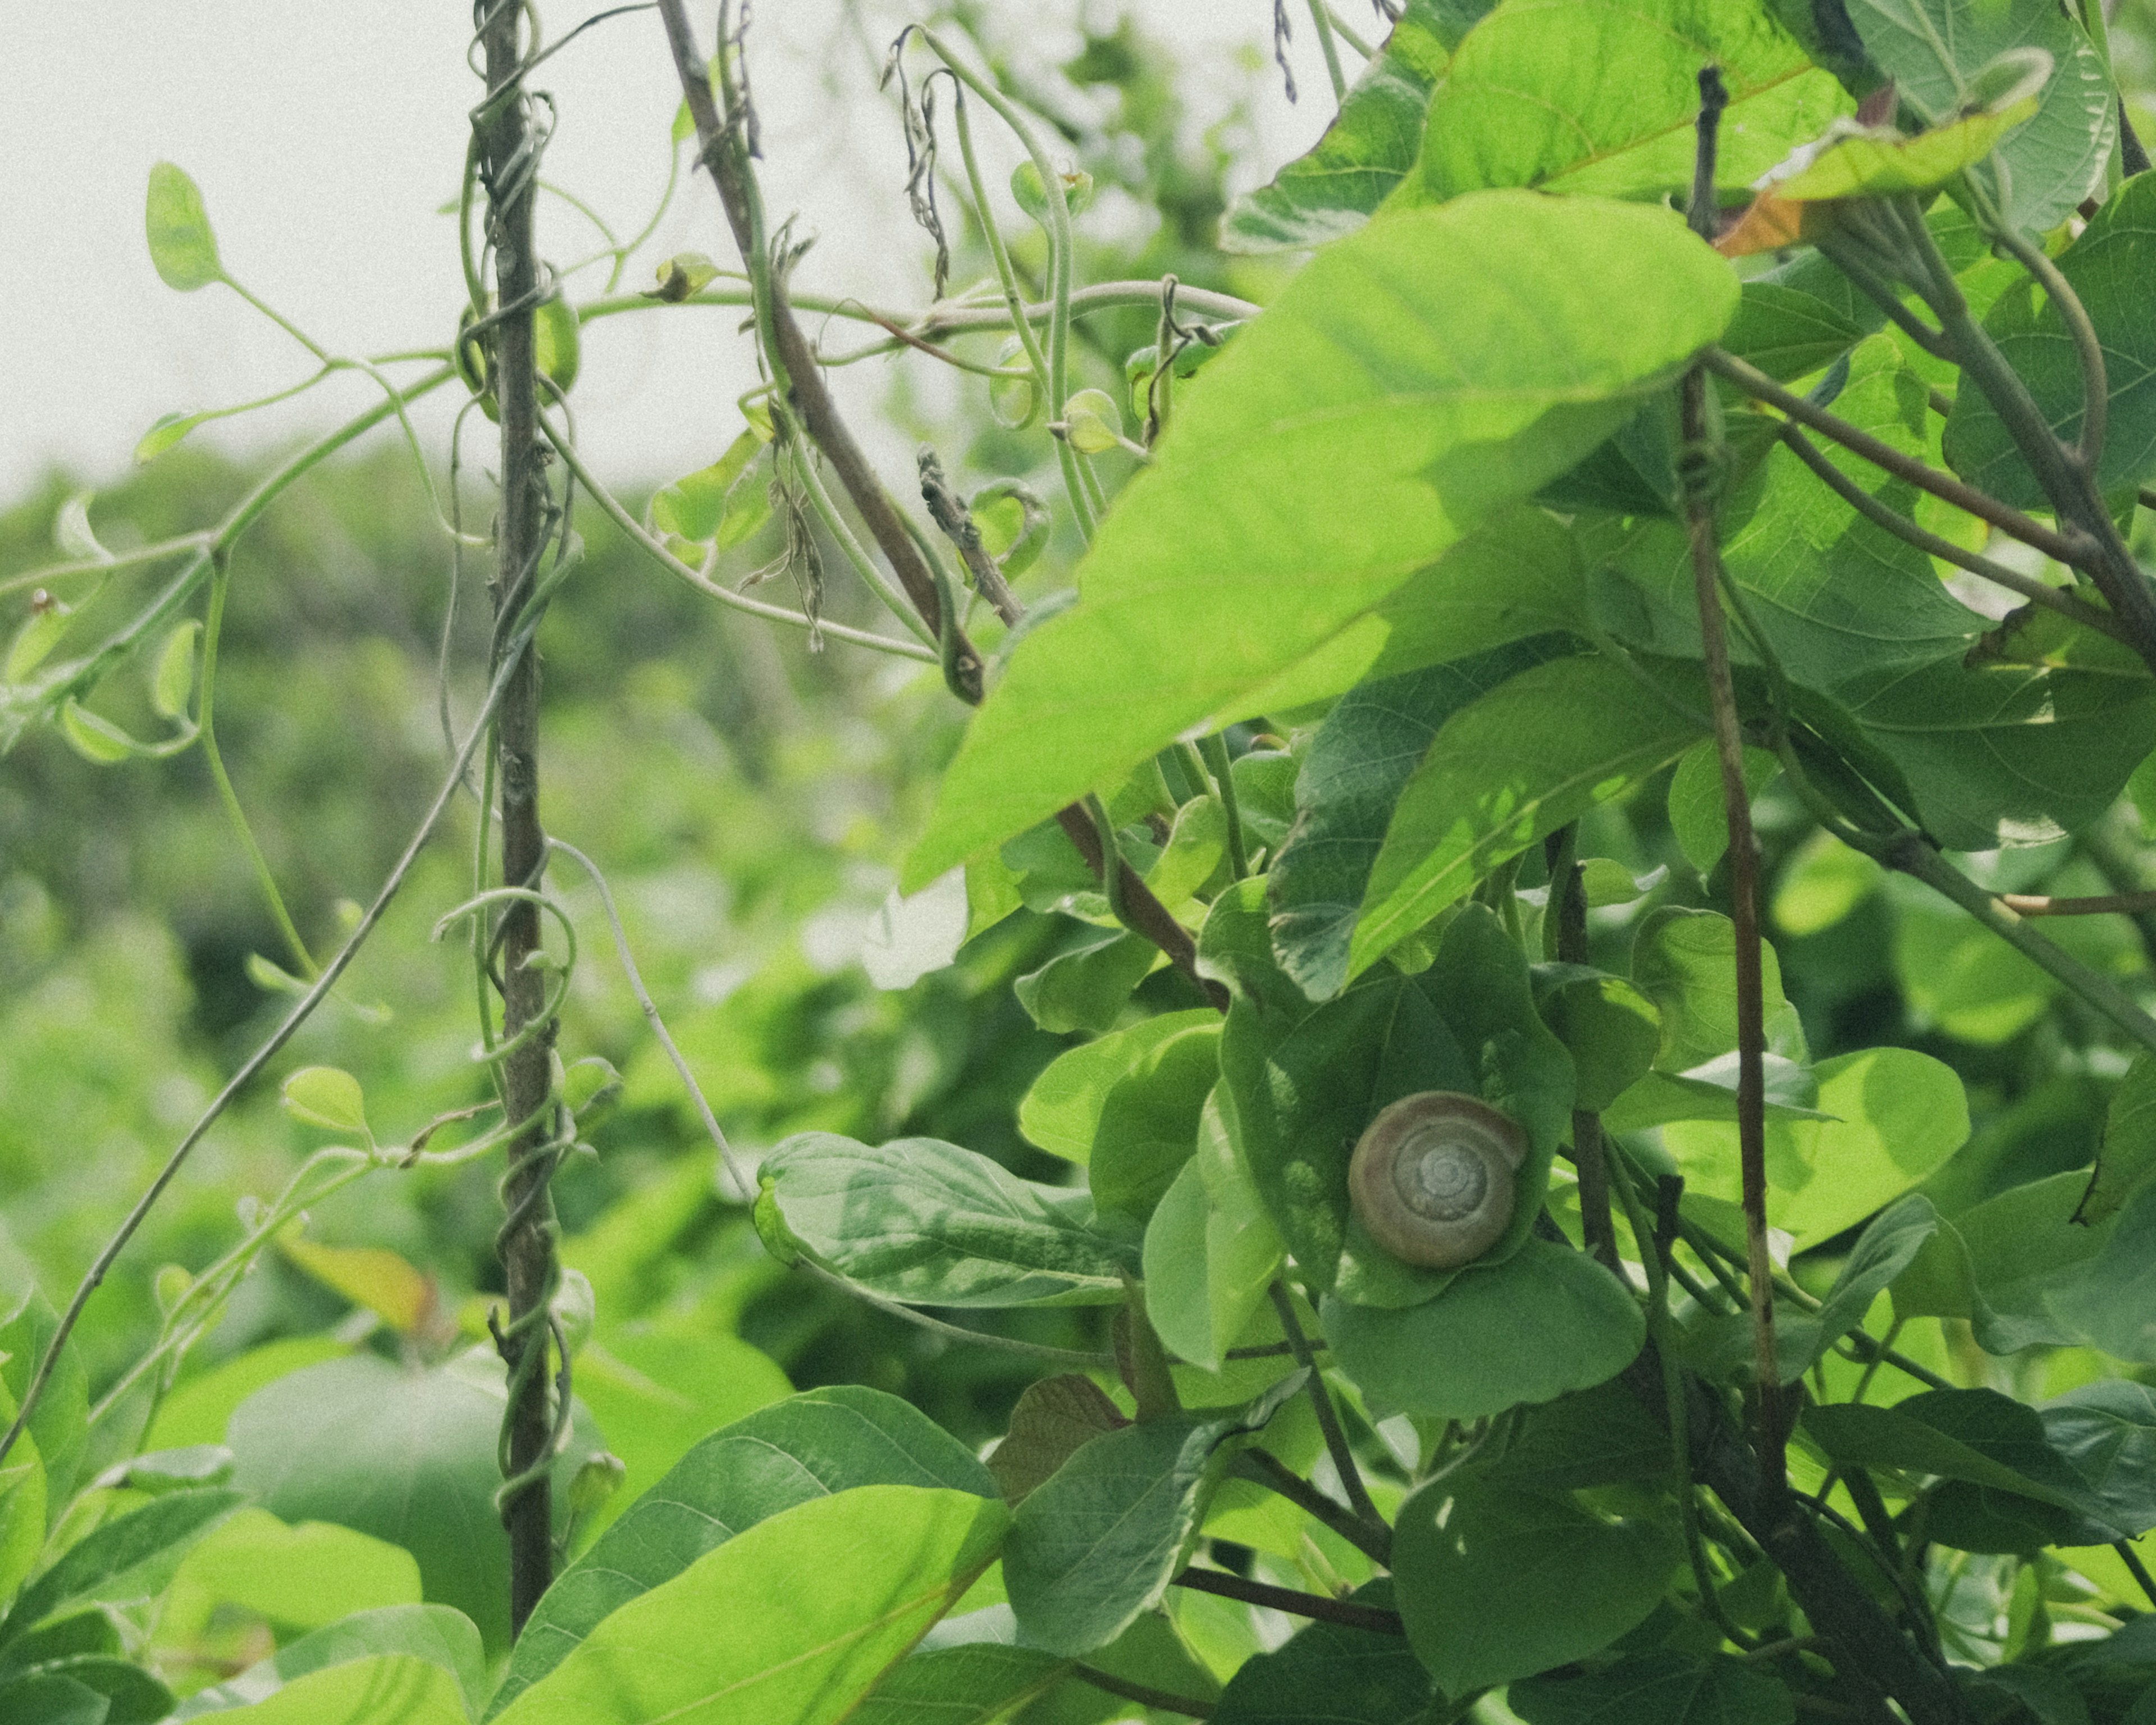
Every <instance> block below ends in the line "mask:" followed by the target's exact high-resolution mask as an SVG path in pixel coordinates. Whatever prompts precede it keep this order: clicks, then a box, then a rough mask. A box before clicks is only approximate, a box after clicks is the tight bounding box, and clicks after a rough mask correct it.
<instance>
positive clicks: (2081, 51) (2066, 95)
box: [1847, 0, 2117, 234]
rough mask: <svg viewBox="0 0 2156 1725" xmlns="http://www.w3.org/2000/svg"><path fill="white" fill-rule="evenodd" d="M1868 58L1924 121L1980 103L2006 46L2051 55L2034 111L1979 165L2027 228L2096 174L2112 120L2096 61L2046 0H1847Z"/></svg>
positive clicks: (2063, 210) (2065, 208) (2050, 219)
mask: <svg viewBox="0 0 2156 1725" xmlns="http://www.w3.org/2000/svg"><path fill="white" fill-rule="evenodd" d="M1847 8H1848V16H1849V21H1850V22H1851V23H1852V24H1854V25H1855V26H1856V33H1857V35H1858V37H1859V38H1860V39H1861V40H1862V42H1863V44H1864V49H1865V52H1866V54H1868V55H1869V57H1870V59H1871V62H1872V64H1874V65H1875V66H1876V68H1877V69H1879V71H1881V72H1882V73H1884V74H1886V76H1887V77H1889V78H1892V80H1894V88H1895V94H1896V95H1897V97H1898V98H1899V99H1900V100H1902V101H1903V102H1905V103H1907V105H1908V106H1909V107H1910V108H1911V109H1912V110H1914V111H1915V112H1916V113H1917V116H1919V117H1920V118H1922V120H1923V121H1925V122H1926V123H1928V124H1929V125H1933V126H1938V125H1943V124H1946V123H1947V122H1948V121H1952V120H1953V119H1954V118H1955V117H1956V116H1957V115H1958V114H1959V113H1960V112H1961V111H1962V110H1963V109H1965V108H1972V107H1984V106H1988V105H1989V103H1988V102H1987V101H1986V100H1985V96H1986V91H1985V89H1984V74H1985V73H1986V72H1987V71H1988V70H1989V69H1990V67H1991V66H1992V65H1993V64H1994V62H1995V61H1997V60H1998V59H1999V57H2000V56H2001V55H2002V54H2007V53H2009V52H2010V51H2011V50H2013V49H2020V48H2040V49H2043V50H2044V51H2045V52H2046V53H2048V54H2050V55H2051V57H2052V59H2053V60H2054V62H2055V63H2056V69H2055V70H2054V71H2053V72H2052V74H2051V78H2050V80H2049V81H2048V82H2047V83H2046V85H2045V86H2044V88H2043V91H2042V93H2041V95H2040V96H2039V98H2038V108H2037V112H2036V116H2035V119H2033V120H2031V121H2029V122H2028V124H2026V125H2025V126H2022V127H2020V130H2018V131H2015V132H2014V133H2013V134H2012V135H2011V136H2009V137H2008V138H2007V139H2006V141H2005V143H2004V144H2002V145H2001V146H2000V147H1999V162H1998V167H1995V168H1994V167H1983V168H1979V169H1978V170H1976V177H1978V178H1979V180H1981V181H1982V182H1984V183H1985V185H1986V186H1987V187H1988V188H1989V191H1990V193H1991V195H1992V197H1993V198H1994V200H1995V201H1997V202H1998V203H1999V204H2000V205H2001V206H2002V207H2003V208H2004V210H2005V214H2006V217H2007V219H2008V220H2009V221H2010V222H2012V223H2014V225H2015V226H2016V227H2018V228H2021V229H2022V230H2023V231H2024V232H2025V233H2028V234H2045V233H2048V232H2049V231H2050V230H2051V228H2055V227H2056V226H2057V225H2058V224H2059V223H2061V221H2063V220H2065V219H2066V217H2067V216H2068V215H2069V214H2070V213H2072V211H2073V208H2074V207H2075V206H2076V204H2078V203H2080V202H2081V201H2082V198H2086V197H2087V195H2088V193H2089V191H2090V189H2091V187H2094V186H2095V185H2097V183H2098V182H2099V181H2100V180H2101V179H2102V175H2103V171H2104V164H2105V162H2106V160H2107V157H2109V155H2110V153H2111V146H2112V139H2113V137H2114V136H2116V133H2117V120H2116V118H2115V117H2114V115H2113V112H2112V110H2113V107H2114V105H2115V101H2116V99H2115V98H2114V96H2113V95H2112V89H2111V83H2110V80H2108V79H2107V77H2106V76H2105V75H2104V70H2103V65H2102V61H2101V60H2100V59H2098V58H2097V53H2096V50H2095V49H2093V48H2092V47H2091V46H2090V44H2089V40H2088V38H2087V36H2085V35H2084V34H2082V31H2081V29H2080V28H2079V27H2078V26H2077V25H2075V24H2072V23H2068V22H2067V20H2066V17H2065V16H2064V15H2063V14H2062V13H2061V12H2060V11H2059V9H2058V8H2056V6H2054V5H2052V4H2051V3H2050V0H1847Z"/></svg>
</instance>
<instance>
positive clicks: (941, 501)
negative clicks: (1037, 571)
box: [918, 444, 1025, 624]
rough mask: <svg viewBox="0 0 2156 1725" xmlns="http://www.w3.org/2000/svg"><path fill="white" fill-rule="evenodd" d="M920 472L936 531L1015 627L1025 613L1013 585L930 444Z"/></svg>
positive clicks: (983, 593)
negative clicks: (946, 540)
mask: <svg viewBox="0 0 2156 1725" xmlns="http://www.w3.org/2000/svg"><path fill="white" fill-rule="evenodd" d="M918 465H919V467H920V470H921V501H922V502H923V503H926V504H927V506H928V516H929V519H930V520H931V521H934V522H935V523H936V527H937V531H938V532H940V533H942V536H944V537H945V538H946V539H948V540H949V541H950V542H951V543H952V545H953V546H954V547H957V552H958V555H959V556H960V557H962V558H963V559H964V560H965V564H966V572H967V573H968V575H970V576H972V577H973V586H974V588H975V589H976V590H977V591H978V593H980V595H981V597H982V598H984V599H986V600H987V601H988V603H990V604H991V605H993V606H994V607H995V608H996V615H997V616H998V617H1000V618H1002V619H1003V620H1004V623H1006V624H1016V623H1017V622H1018V620H1019V618H1021V617H1023V616H1024V614H1025V608H1024V606H1023V605H1021V604H1019V602H1018V597H1017V595H1016V594H1014V593H1012V592H1011V590H1010V583H1008V582H1007V581H1005V580H1004V572H1003V571H1002V570H1001V569H999V568H998V567H996V560H995V559H994V558H993V557H990V556H989V555H988V547H987V546H985V545H983V544H982V543H981V530H980V529H979V528H978V527H977V526H974V525H973V516H972V515H971V514H969V513H968V511H967V508H966V503H965V500H964V499H963V498H962V497H960V496H959V495H958V494H957V492H956V491H954V490H952V489H951V482H950V480H947V479H946V478H945V477H944V476H943V464H942V462H941V461H939V460H937V459H936V451H935V450H934V449H931V448H930V447H929V446H928V445H927V444H922V445H921V454H920V455H919V457H918Z"/></svg>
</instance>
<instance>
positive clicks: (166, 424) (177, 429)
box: [135, 410, 218, 465]
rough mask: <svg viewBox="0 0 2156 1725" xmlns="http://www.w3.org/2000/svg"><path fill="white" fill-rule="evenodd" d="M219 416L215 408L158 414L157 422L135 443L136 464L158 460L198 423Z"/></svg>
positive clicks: (205, 422)
mask: <svg viewBox="0 0 2156 1725" xmlns="http://www.w3.org/2000/svg"><path fill="white" fill-rule="evenodd" d="M217 417H218V415H217V413H215V412H214V411H213V410H204V411H203V412H200V413H179V412H177V411H176V412H173V413H160V414H158V415H157V423H156V424H153V425H152V426H151V428H150V429H148V430H147V431H146V432H144V433H143V434H142V436H141V441H139V442H138V443H136V445H135V460H136V465H146V464H147V463H149V462H151V461H154V460H156V459H157V458H158V457H159V456H160V455H162V454H164V453H165V451H166V450H167V449H171V448H172V447H173V446H174V445H175V444H178V443H181V442H182V441H183V440H184V439H186V437H187V434H188V433H189V432H191V431H193V429H195V428H196V427H197V426H198V425H203V424H208V422H209V421H210V420H212V419H214V418H217Z"/></svg>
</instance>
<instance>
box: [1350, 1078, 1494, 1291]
mask: <svg viewBox="0 0 2156 1725" xmlns="http://www.w3.org/2000/svg"><path fill="white" fill-rule="evenodd" d="M1526 1160H1527V1135H1526V1133H1524V1132H1522V1131H1521V1130H1520V1128H1519V1126H1518V1125H1517V1122H1514V1121H1513V1120H1512V1119H1511V1118H1510V1117H1508V1116H1506V1115H1503V1114H1501V1113H1499V1112H1498V1111H1496V1109H1495V1108H1492V1107H1491V1106H1489V1105H1488V1104H1487V1103H1486V1102H1482V1101H1477V1100H1476V1098H1475V1097H1473V1096H1460V1095H1458V1094H1457V1093H1455V1092H1454V1091H1444V1090H1426V1091H1418V1092H1417V1093H1416V1094H1415V1095H1414V1096H1403V1097H1401V1098H1400V1100H1399V1101H1397V1102H1394V1103H1393V1104H1392V1105H1391V1106H1389V1107H1387V1108H1385V1109H1383V1110H1382V1111H1380V1112H1379V1113H1378V1117H1377V1118H1376V1119H1375V1120H1373V1121H1372V1122H1370V1123H1369V1125H1368V1127H1365V1128H1364V1129H1363V1136H1362V1137H1361V1138H1360V1139H1359V1140H1358V1141H1357V1142H1356V1145H1355V1154H1354V1157H1353V1160H1351V1161H1350V1162H1349V1163H1348V1164H1347V1197H1348V1203H1349V1204H1350V1205H1351V1206H1352V1208H1353V1210H1354V1212H1355V1215H1356V1218H1357V1219H1358V1220H1359V1221H1360V1222H1361V1223H1362V1224H1363V1227H1364V1228H1365V1229H1366V1230H1368V1232H1369V1235H1370V1237H1371V1238H1372V1239H1373V1240H1376V1241H1377V1242H1378V1245H1381V1246H1383V1248H1384V1249H1385V1250H1387V1251H1389V1252H1390V1253H1391V1254H1392V1255H1394V1257H1396V1258H1399V1259H1402V1260H1404V1261H1406V1262H1408V1263H1409V1264H1419V1265H1420V1266H1422V1267H1423V1268H1424V1269H1426V1270H1455V1269H1457V1268H1458V1267H1459V1266H1461V1265H1462V1264H1471V1263H1472V1262H1474V1260H1476V1259H1477V1258H1479V1257H1481V1255H1483V1253H1485V1252H1486V1251H1488V1250H1490V1248H1491V1246H1493V1245H1496V1243H1497V1241H1498V1240H1499V1239H1500V1238H1501V1236H1502V1235H1503V1234H1504V1232H1505V1230H1506V1229H1507V1227H1509V1226H1510V1225H1511V1224H1512V1204H1513V1198H1514V1189H1513V1180H1512V1176H1513V1173H1514V1171H1515V1170H1516V1169H1517V1168H1518V1167H1519V1166H1520V1164H1521V1163H1522V1162H1524V1161H1526Z"/></svg>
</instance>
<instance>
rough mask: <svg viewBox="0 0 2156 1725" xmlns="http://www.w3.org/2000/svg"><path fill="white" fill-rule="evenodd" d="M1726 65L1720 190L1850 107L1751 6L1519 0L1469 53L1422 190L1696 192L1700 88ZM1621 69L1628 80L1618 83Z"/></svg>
mask: <svg viewBox="0 0 2156 1725" xmlns="http://www.w3.org/2000/svg"><path fill="white" fill-rule="evenodd" d="M1710 62H1712V63H1713V64H1717V65H1718V66H1720V68H1721V69H1722V78H1723V80H1724V81H1725V82H1726V83H1727V86H1728V89H1729V96H1730V109H1729V112H1728V114H1727V116H1726V117H1725V118H1724V120H1723V121H1722V126H1723V131H1722V149H1721V151H1720V154H1719V156H1718V157H1717V169H1716V176H1715V177H1716V182H1717V189H1719V190H1722V191H1725V192H1727V193H1737V192H1738V191H1739V190H1740V189H1741V188H1742V187H1745V186H1747V185H1749V184H1750V183H1751V182H1753V180H1755V179H1757V178H1758V177H1759V176H1760V175H1761V174H1763V173H1764V172H1766V171H1767V170H1768V168H1770V167H1773V166H1774V164H1775V163H1776V162H1779V161H1780V160H1781V158H1782V157H1784V156H1785V155H1786V154H1788V152H1789V151H1790V150H1791V149H1792V148H1794V146H1797V145H1799V144H1801V143H1804V142H1807V141H1809V140H1811V139H1813V138H1815V137H1817V136H1819V135H1820V133H1821V132H1823V131H1825V130H1826V127H1827V125H1828V122H1829V121H1831V120H1833V119H1834V118H1835V116H1836V115H1838V114H1841V113H1845V112H1846V111H1847V110H1848V106H1849V100H1848V98H1847V97H1846V96H1845V95H1843V93H1842V92H1841V90H1840V89H1839V88H1837V87H1836V86H1835V82H1834V80H1832V79H1831V78H1830V77H1829V76H1828V75H1827V74H1825V73H1824V72H1821V71H1820V70H1818V69H1815V67H1813V66H1812V65H1811V64H1809V62H1807V61H1806V59H1805V58H1804V52H1803V50H1802V49H1799V47H1798V46H1797V44H1796V43H1795V42H1794V41H1792V40H1791V39H1789V36H1788V35H1787V34H1785V33H1784V32H1783V30H1782V29H1781V28H1780V26H1779V25H1778V24H1777V23H1774V20H1773V19H1772V18H1770V17H1768V15H1767V13H1766V12H1765V11H1764V9H1763V8H1760V7H1758V6H1755V5H1752V4H1748V3H1746V0H1609V3H1598V4H1593V5H1584V6H1581V5H1573V4H1571V3H1569V0H1507V3H1505V4H1504V5H1501V6H1500V7H1498V8H1497V9H1496V11H1494V12H1493V13H1491V14H1490V16H1489V17H1488V18H1485V19H1484V20H1483V21H1482V23H1481V24H1479V25H1477V26H1476V28H1475V30H1474V31H1473V33H1471V34H1470V35H1469V37H1468V38H1467V39H1466V41H1465V42H1463V43H1462V44H1460V49H1459V52H1458V53H1457V54H1455V55H1454V57H1453V61H1452V65H1451V67H1450V70H1449V73H1448V74H1447V76H1446V78H1445V83H1444V85H1443V87H1442V88H1441V89H1440V90H1439V91H1438V94H1437V97H1436V100H1435V101H1434V102H1433V103H1432V104H1431V105H1430V124H1429V127H1428V129H1427V130H1426V131H1424V134H1423V145H1422V162H1421V167H1420V172H1419V178H1418V179H1417V180H1416V181H1415V182H1412V188H1413V189H1412V190H1411V192H1410V193H1408V194H1407V195H1408V196H1409V198H1410V200H1411V201H1414V202H1435V201H1438V200H1440V199H1444V198H1457V197H1459V196H1460V194H1461V193H1466V192H1473V191H1476V190H1478V189H1479V188H1481V187H1486V186H1537V187H1544V188H1546V189H1548V190H1549V191H1553V192H1574V193H1595V194H1597V195H1599V196H1602V197H1605V198H1636V197H1640V196H1643V195H1645V196H1660V195H1661V194H1663V193H1672V192H1675V193H1685V192H1688V191H1689V190H1690V189H1691V177H1692V150H1693V142H1692V116H1694V115H1695V114H1696V113H1697V111H1698V109H1699V86H1698V84H1697V77H1698V73H1699V69H1700V67H1701V66H1702V65H1703V64H1708V63H1710ZM1619 66H1621V67H1623V68H1624V72H1625V75H1624V76H1622V77H1621V78H1620V77H1613V76H1611V75H1610V72H1611V69H1612V68H1613V67H1619Z"/></svg>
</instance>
